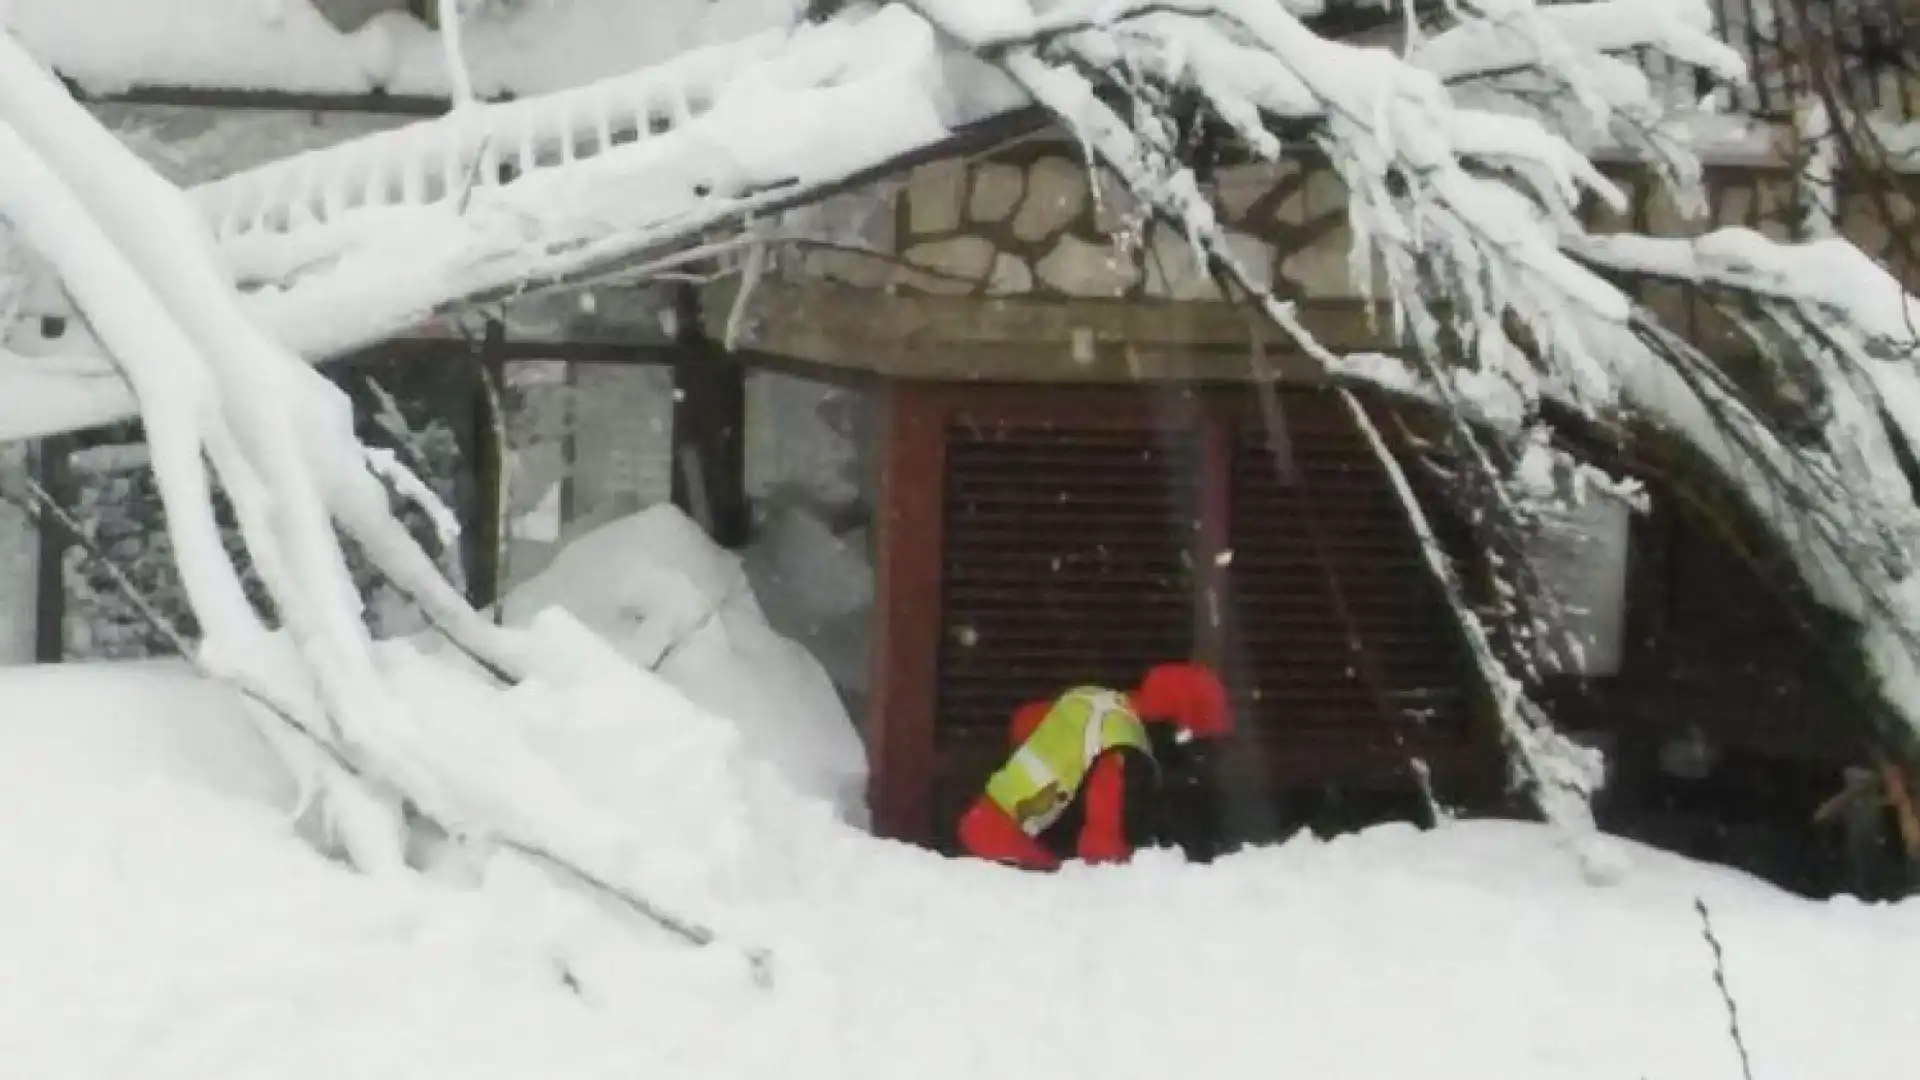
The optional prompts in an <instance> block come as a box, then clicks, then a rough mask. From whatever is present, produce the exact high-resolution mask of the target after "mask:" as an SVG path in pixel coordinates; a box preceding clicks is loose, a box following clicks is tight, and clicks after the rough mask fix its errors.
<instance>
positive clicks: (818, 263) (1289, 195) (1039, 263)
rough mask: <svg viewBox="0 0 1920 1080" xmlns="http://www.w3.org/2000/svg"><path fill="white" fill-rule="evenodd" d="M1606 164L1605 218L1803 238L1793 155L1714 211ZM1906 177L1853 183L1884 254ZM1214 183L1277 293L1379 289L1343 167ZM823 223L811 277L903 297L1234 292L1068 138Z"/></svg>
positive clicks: (1683, 229) (1721, 190)
mask: <svg viewBox="0 0 1920 1080" xmlns="http://www.w3.org/2000/svg"><path fill="white" fill-rule="evenodd" d="M1606 171H1608V172H1610V173H1611V174H1613V178H1614V179H1615V180H1616V182H1617V183H1619V184H1620V185H1621V186H1622V188H1623V190H1624V192H1625V193H1626V194H1627V196H1628V205H1627V207H1626V208H1625V209H1624V210H1622V211H1615V210H1613V209H1611V208H1609V207H1607V206H1606V205H1604V204H1603V203H1602V202H1601V201H1600V200H1599V199H1597V198H1590V199H1589V200H1588V203H1589V213H1588V218H1589V220H1588V225H1589V227H1590V228H1592V229H1594V230H1595V231H1616V230H1629V229H1631V230H1635V231H1643V232H1650V233H1652V234H1655V235H1663V236H1686V235H1695V234H1698V233H1700V232H1703V231H1706V230H1708V229H1711V228H1715V227H1725V226H1744V227H1748V228H1753V229H1756V230H1758V231H1760V232H1763V233H1765V234H1767V235H1769V236H1772V237H1774V238H1776V239H1790V238H1792V237H1794V236H1796V235H1798V232H1799V229H1800V221H1801V218H1802V211H1801V208H1800V207H1799V205H1798V202H1797V198H1798V196H1797V185H1796V180H1795V176H1794V174H1793V172H1792V171H1791V170H1790V169H1788V168H1786V167H1784V166H1781V165H1766V166H1758V167H1756V166H1751V165H1715V166H1711V167H1709V168H1708V170H1707V173H1706V195H1707V201H1708V204H1709V205H1710V206H1711V209H1712V212H1711V214H1697V213H1695V212H1693V211H1690V210H1687V209H1685V208H1683V207H1681V206H1680V205H1678V204H1677V203H1676V202H1675V201H1674V200H1673V199H1671V198H1669V197H1668V196H1667V195H1666V194H1665V192H1664V189H1663V188H1662V187H1661V186H1660V185H1658V184H1656V183H1655V182H1654V181H1653V178H1652V177H1651V176H1650V175H1649V174H1647V173H1646V172H1645V171H1644V170H1637V169H1634V168H1631V167H1626V166H1609V167H1607V169H1606ZM1899 183H1900V188H1899V189H1898V190H1894V191H1891V192H1882V193H1878V194H1869V193H1867V192H1864V191H1861V190H1859V189H1858V186H1857V185H1853V186H1848V185H1845V184H1844V183H1843V195H1842V197H1841V199H1840V206H1841V219H1842V221H1841V224H1842V229H1843V231H1844V232H1845V234H1846V235H1847V236H1849V237H1850V238H1852V239H1854V240H1855V241H1856V242H1858V243H1859V244H1860V245H1861V246H1862V247H1863V248H1864V249H1865V250H1867V251H1868V252H1869V253H1872V254H1874V255H1876V256H1880V257H1886V256H1889V255H1892V254H1894V253H1896V252H1897V251H1898V250H1899V247H1900V245H1899V244H1898V243H1897V242H1896V241H1897V234H1898V233H1899V232H1900V225H1901V224H1903V223H1908V222H1911V221H1912V219H1913V217H1914V204H1915V199H1914V197H1913V195H1914V191H1913V189H1914V188H1915V187H1916V184H1915V183H1914V181H1913V178H1902V179H1901V180H1900V181H1899ZM1202 186H1203V188H1204V189H1205V190H1206V191H1207V192H1208V193H1209V194H1210V195H1211V196H1213V198H1214V201H1215V203H1216V206H1217V209H1218V211H1219V213H1220V215H1221V219H1222V221H1223V223H1224V224H1225V225H1226V227H1227V237H1228V242H1229V244H1230V246H1231V248H1232V249H1233V251H1234V253H1235V254H1236V255H1237V256H1238V257H1239V258H1240V259H1241V260H1242V261H1243V262H1244V264H1245V265H1247V266H1248V268H1249V269H1250V270H1251V271H1252V273H1253V276H1254V278H1255V279H1256V280H1257V281H1259V282H1261V283H1262V284H1266V285H1268V286H1270V287H1271V288H1272V289H1273V290H1274V292H1275V293H1276V294H1277V295H1279V296H1281V297H1283V298H1289V299H1305V300H1332V301H1339V300H1354V299H1359V298H1361V297H1364V296H1366V295H1367V293H1368V290H1367V289H1366V288H1364V287H1363V286H1364V283H1363V282H1360V281H1357V280H1356V279H1355V277H1354V274H1353V270H1352V263H1353V260H1352V253H1353V251H1352V249H1353V243H1354V236H1353V232H1352V229H1351V228H1350V227H1349V225H1348V222H1347V193H1346V190H1345V187H1344V185H1343V184H1342V183H1341V181H1340V179H1339V177H1338V176H1337V175H1336V174H1335V173H1334V172H1333V171H1332V170H1330V169H1329V168H1327V167H1324V166H1320V165H1316V164H1311V163H1302V162H1299V161H1289V162H1282V163H1264V162H1263V163H1253V164H1238V165H1228V166H1223V167H1221V168H1220V169H1219V170H1218V171H1217V173H1216V174H1215V175H1214V176H1213V177H1211V178H1210V179H1208V180H1207V181H1205V182H1204V183H1203V185H1202ZM1888 212H1890V213H1891V214H1892V217H1893V221H1894V223H1895V224H1894V227H1893V228H1892V229H1889V227H1888V225H1887V223H1886V220H1885V215H1886V213H1888ZM816 222H817V223H819V224H821V225H822V226H824V228H823V229H822V232H823V233H824V240H825V243H824V244H823V246H822V247H821V248H820V249H818V250H815V251H814V252H813V253H812V254H811V255H810V256H809V257H808V258H807V259H806V260H805V261H804V263H802V264H801V266H800V267H799V273H800V274H801V275H802V276H807V277H813V278H820V279H825V280H828V281H833V282H838V283H842V284H846V285H852V286H857V287H863V288H877V289H884V290H886V291H888V292H890V293H893V294H896V295H907V296H911V295H930V296H966V295H979V296H986V297H1000V298H1030V299H1046V298H1053V299H1132V300H1146V301H1188V302H1203V303H1204V302H1218V301H1219V300H1220V299H1221V297H1220V295H1219V293H1218V290H1217V289H1216V288H1215V287H1214V285H1213V283H1212V281H1211V280H1209V279H1208V277H1207V276H1206V275H1205V274H1204V273H1203V272H1202V271H1201V269H1200V268H1199V266H1198V265H1197V264H1196V262H1195V260H1194V258H1193V256H1192V254H1191V252H1190V249H1189V248H1188V245H1187V243H1186V241H1185V239H1184V238H1183V237H1182V236H1180V235H1179V234H1178V233H1177V232H1176V231H1174V230H1170V229H1168V228H1166V227H1164V226H1162V225H1159V224H1157V223H1152V222H1146V221H1144V220H1143V219H1142V214H1141V212H1140V209H1139V207H1137V206H1136V205H1134V204H1133V202H1132V200H1131V198H1130V197H1129V196H1127V195H1126V194H1125V193H1124V192H1122V191H1121V190H1120V189H1119V188H1118V186H1117V185H1116V184H1115V183H1114V182H1113V181H1112V180H1111V178H1110V177H1108V176H1107V175H1106V174H1104V173H1101V174H1100V179H1099V181H1098V182H1097V183H1096V182H1094V181H1090V179H1089V175H1088V170H1087V167H1086V165H1085V164H1084V161H1083V159H1082V158H1081V157H1080V156H1079V153H1078V150H1077V148H1076V147H1073V146H1071V145H1067V144H1063V143H1055V142H1037V143H1029V144H1022V145H1020V146H1017V147H1014V148H1011V149H1008V150H1005V151H1002V152H1001V153H999V154H998V155H995V156H991V157H987V158H982V159H978V160H959V159H950V160H946V161H940V162H935V163H932V164H928V165H924V166H921V167H919V168H917V169H915V170H914V171H913V172H912V174H911V175H910V176H909V177H908V178H907V179H906V180H905V182H904V183H898V184H891V185H886V186H880V187H875V188H873V189H870V190H868V191H865V192H862V193H858V194H855V195H849V196H845V197H842V198H841V199H839V200H836V201H835V202H834V203H832V204H830V205H829V208H827V209H824V210H822V211H821V212H820V213H819V215H818V217H817V218H816ZM1899 269H1901V270H1902V271H1903V272H1905V271H1906V270H1908V269H1909V268H1907V267H1904V266H1902V267H1900V268H1899ZM1909 276H1910V275H1909Z"/></svg>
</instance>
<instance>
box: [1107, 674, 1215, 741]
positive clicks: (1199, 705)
mask: <svg viewBox="0 0 1920 1080" xmlns="http://www.w3.org/2000/svg"><path fill="white" fill-rule="evenodd" d="M1132 697H1133V707H1134V709H1135V710H1137V711H1138V712H1139V713H1140V718H1141V719H1142V720H1160V721H1165V722H1167V723H1171V724H1175V725H1177V726H1179V727H1181V728H1184V729H1186V730H1187V731H1190V732H1192V733H1193V734H1195V735H1197V736H1199V737H1201V738H1207V739H1211V738H1218V737H1220V736H1223V735H1226V734H1228V733H1229V732H1231V731H1232V730H1233V717H1232V716H1231V715H1230V714H1229V712H1228V710H1227V691H1226V688H1225V687H1223V686H1221V685H1220V677H1219V676H1217V675H1215V674H1214V673H1213V671H1212V669H1210V668H1208V667H1207V666H1206V665H1205V664H1194V663H1177V664H1155V665H1154V666H1153V667H1151V668H1148V669H1147V674H1146V676H1145V677H1144V678H1142V679H1141V680H1140V689H1138V690H1135V691H1134V692H1133V694H1132Z"/></svg>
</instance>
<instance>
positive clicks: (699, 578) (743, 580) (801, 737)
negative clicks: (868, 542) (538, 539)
mask: <svg viewBox="0 0 1920 1080" xmlns="http://www.w3.org/2000/svg"><path fill="white" fill-rule="evenodd" d="M853 600H854V602H856V603H857V602H858V598H857V597H855V598H853ZM810 602H812V603H815V604H819V603H822V601H821V600H820V599H819V598H818V597H814V598H812V599H811V600H810ZM550 607H559V608H563V609H565V610H566V611H567V612H568V613H569V614H571V615H573V616H574V617H575V618H576V619H578V620H580V621H581V622H582V623H584V624H586V625H587V626H590V627H592V628H593V629H594V630H595V632H597V633H599V634H600V635H601V636H603V637H605V638H606V639H607V640H608V641H609V642H611V643H612V644H613V646H614V647H615V648H616V649H617V650H619V652H620V654H621V655H623V656H625V657H626V658H627V659H628V660H630V661H632V662H633V663H635V664H637V665H639V666H641V667H643V668H650V669H657V670H658V671H659V673H660V674H661V675H662V676H663V677H664V678H665V679H666V680H667V681H668V682H669V683H671V684H672V685H674V686H675V687H677V688H678V689H679V690H680V691H681V692H683V693H685V694H686V695H687V696H688V697H689V698H691V699H692V700H693V701H694V702H696V703H698V704H699V705H700V706H701V707H703V708H705V709H708V710H711V711H712V712H714V713H716V714H718V715H720V716H724V717H726V718H727V719H728V720H730V721H732V722H733V723H734V724H735V725H737V726H738V728H739V730H740V734H741V737H742V739H743V740H744V745H745V747H746V749H747V750H748V752H749V753H751V754H753V755H754V756H756V757H757V758H759V759H760V760H763V761H766V762H769V763H771V764H773V765H774V766H776V767H777V768H779V769H780V771H781V774H782V776H783V777H784V778H785V779H786V781H787V783H789V784H791V785H792V786H793V787H794V788H796V789H798V790H800V791H802V792H806V793H807V794H809V795H813V796H817V797H819V798H821V799H823V800H825V801H826V802H828V803H830V804H831V805H833V806H834V807H835V808H836V810H837V811H838V812H839V813H840V814H842V815H843V816H845V817H846V818H847V819H848V820H851V821H856V822H857V821H863V820H864V819H865V814H866V809H865V806H866V751H865V749H864V748H863V747H862V746H861V743H860V738H859V735H858V734H857V733H856V732H855V730H854V727H853V724H852V722H851V721H850V720H849V718H848V716H847V710H846V707H845V706H844V705H843V704H841V702H840V699H839V697H838V695H837V694H836V693H835V692H834V688H833V683H832V682H831V681H830V680H829V679H828V677H827V674H826V672H825V671H824V670H823V669H822V668H821V665H820V662H819V661H818V660H816V659H815V658H814V657H813V656H812V655H811V654H809V653H808V652H807V650H805V649H804V648H802V647H800V646H799V645H797V644H795V643H794V642H793V641H790V640H788V639H787V638H784V637H782V636H780V635H779V634H777V633H775V632H774V631H773V630H772V629H771V628H770V627H769V626H768V623H767V619H766V616H765V615H764V614H763V613H762V611H761V608H760V605H759V603H758V602H757V601H756V600H755V597H754V592H753V588H752V585H751V583H750V582H749V579H748V577H747V575H746V573H745V572H744V570H743V568H742V566H741V563H740V560H739V559H738V558H737V557H735V556H733V555H731V554H729V553H727V552H726V551H724V550H722V549H720V548H718V547H716V546H714V544H713V543H712V541H710V540H709V539H708V538H707V537H706V534H704V533H702V532H701V531H700V527H699V526H698V525H696V524H694V523H693V521H692V520H691V519H689V518H688V517H687V516H686V515H685V514H683V513H681V512H680V511H679V510H677V509H675V508H674V507H672V506H670V505H664V504H663V505H658V506H654V507H651V508H649V509H647V510H645V511H642V512H641V513H639V514H635V515H633V516H631V517H627V518H623V519H621V520H618V521H615V522H612V523H610V524H608V525H605V526H602V527H601V528H599V529H596V530H594V531H592V532H590V533H587V534H586V535H584V536H582V537H580V538H579V539H578V540H575V541H574V542H572V543H571V544H569V545H568V546H567V547H566V548H565V549H564V550H563V551H561V553H560V554H559V556H558V557H557V558H556V559H555V560H554V562H553V564H552V565H551V566H549V567H548V568H547V570H546V571H545V572H544V573H542V574H540V575H539V576H538V577H536V578H534V579H533V580H532V581H529V582H528V583H527V584H525V585H523V586H521V587H519V588H518V589H515V590H514V591H513V592H512V593H511V594H509V596H508V597H507V599H506V602H505V609H506V612H507V617H508V621H509V622H510V623H513V624H515V625H521V624H524V623H525V622H527V621H528V620H530V619H531V618H532V617H534V616H535V615H537V614H538V613H539V612H540V611H542V610H544V609H546V608H550Z"/></svg>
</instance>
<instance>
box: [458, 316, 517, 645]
mask: <svg viewBox="0 0 1920 1080" xmlns="http://www.w3.org/2000/svg"><path fill="white" fill-rule="evenodd" d="M504 335H505V330H504V328H503V327H501V325H500V324H499V323H495V322H489V323H488V324H487V333H486V337H485V339H484V340H483V341H481V342H479V343H478V347H477V350H476V352H477V355H478V359H479V371H478V372H477V373H476V375H477V377H476V379H475V383H474V392H473V420H472V431H473V434H472V440H473V441H472V443H471V446H472V450H473V457H472V461H473V476H474V500H473V506H474V509H473V517H474V520H473V521H471V522H470V523H469V524H468V527H467V530H466V535H467V536H468V537H470V539H469V540H468V542H467V552H466V554H467V599H468V600H469V601H470V602H471V603H472V604H473V606H474V607H477V608H484V607H487V606H489V605H491V604H492V603H493V602H494V601H496V600H498V599H499V598H500V595H501V592H502V590H503V588H504V586H505V582H503V581H502V580H501V576H502V570H503V567H502V566H501V565H500V552H501V548H502V546H503V545H504V543H505V540H506V535H505V534H506V522H505V520H504V506H503V501H504V500H505V498H506V492H505V491H504V487H505V481H506V468H507V463H506V460H505V458H504V456H503V451H504V450H505V447H502V446H501V445H500V440H499V439H498V438H497V437H496V431H495V425H496V424H497V423H502V422H504V418H503V417H502V416H501V414H500V409H501V408H504V403H502V404H501V405H500V406H496V404H495V402H494V398H495V397H496V396H497V395H502V394H504V392H505V388H506V361H505V359H504V357H503V356H502V355H501V345H502V343H503V342H504V340H505V336H504Z"/></svg>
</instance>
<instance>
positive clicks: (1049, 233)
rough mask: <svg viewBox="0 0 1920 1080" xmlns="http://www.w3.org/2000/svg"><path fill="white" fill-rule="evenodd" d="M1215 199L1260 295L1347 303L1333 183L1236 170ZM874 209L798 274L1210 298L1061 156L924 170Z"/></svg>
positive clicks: (913, 287) (953, 287) (1162, 241)
mask: <svg viewBox="0 0 1920 1080" xmlns="http://www.w3.org/2000/svg"><path fill="white" fill-rule="evenodd" d="M1213 187H1214V190H1215V191H1216V192H1217V195H1218V201H1219V205H1220V208H1221V211H1222V214H1223V217H1224V219H1225V221H1226V223H1227V225H1228V227H1229V233H1228V237H1229V243H1230V244H1231V245H1232V247H1233V249H1234V251H1235V252H1236V253H1237V254H1238V255H1239V257H1240V258H1241V259H1242V260H1243V261H1245V262H1246V263H1247V264H1248V265H1249V266H1250V267H1251V268H1252V269H1253V271H1254V274H1255V276H1256V277H1257V278H1258V279H1259V280H1260V281H1261V282H1262V283H1263V284H1268V285H1273V286H1275V287H1276V288H1277V291H1279V292H1280V293H1281V294H1282V295H1287V296H1304V297H1316V296H1352V295H1355V294H1357V292H1358V290H1356V289H1355V288H1354V287H1353V284H1352V282H1351V281H1350V280H1349V272H1348V269H1347V266H1348V259H1347V249H1348V247H1349V245H1350V244H1351V237H1350V235H1349V234H1348V232H1347V229H1346V199H1345V195H1344V192H1343V191H1342V189H1341V187H1340V184H1339V182H1338V180H1337V179H1336V178H1335V177H1334V176H1333V175H1332V174H1331V173H1329V172H1326V171H1324V170H1313V171H1307V170H1302V169H1300V168H1298V167H1285V166H1271V165H1256V166H1235V167H1228V168H1225V169H1223V170H1221V172H1220V174H1219V176H1218V177H1217V178H1216V180H1215V182H1214V185H1213ZM883 198H884V199H885V203H886V206H885V210H884V211H883V212H882V213H881V214H880V215H879V216H880V218H882V219H883V220H879V221H875V222H872V223H870V224H869V226H868V227H867V228H865V229H864V230H860V231H858V232H857V233H856V234H849V235H843V236H842V237H840V238H839V239H840V241H841V242H840V243H839V244H838V245H837V246H833V247H831V248H828V249H825V250H820V251H816V252H815V253H814V254H813V255H812V256H811V257H810V258H809V259H808V261H807V264H806V270H807V272H808V274H809V275H811V276H817V277H824V278H827V279H829V280H833V281H838V282H841V283H843V284H848V285H854V286H858V287H865V288H885V289H888V290H890V291H893V292H896V293H899V292H905V293H920V294H926V295H936V296H953V295H985V296H997V297H1011V296H1031V297H1041V298H1045V297H1054V298H1066V297H1071V298H1077V299H1135V300H1138V299H1158V300H1175V301H1217V300H1219V299H1220V297H1219V294H1218V292H1217V290H1216V289H1215V288H1214V285H1213V283H1212V281H1211V280H1209V279H1208V277H1207V275H1206V274H1205V273H1204V271H1203V270H1202V269H1201V267H1200V266H1199V265H1198V263H1197V261H1196V260H1195V259H1194V257H1193V254H1192V252H1191V250H1190V249H1189V247H1188V245H1187V243H1186V240H1185V238H1184V237H1181V236H1179V235H1177V234H1176V233H1174V232H1173V231H1171V230H1168V229H1165V228H1163V227H1161V226H1158V225H1155V224H1149V223H1146V222H1144V221H1143V220H1142V215H1141V213H1140V212H1139V208H1138V207H1136V206H1135V205H1134V204H1133V201H1132V199H1131V198H1130V197H1129V196H1127V195H1126V194H1125V193H1124V192H1122V191H1120V190H1119V189H1118V187H1117V185H1115V184H1114V183H1112V182H1111V180H1110V178H1107V177H1105V176H1104V175H1103V176H1102V178H1101V182H1100V183H1099V184H1097V185H1095V184H1092V183H1090V182H1089V179H1088V171H1087V168H1086V166H1085V164H1084V163H1083V162H1082V160H1081V159H1080V158H1078V157H1077V156H1075V154H1074V151H1073V149H1072V148H1071V147H1069V146H1066V145H1063V144H1038V145H1031V146H1025V147H1021V148H1018V149H1016V150H1014V151H1010V152H1008V153H1005V154H1002V155H1000V156H997V157H995V158H991V159H987V160H981V161H971V162H969V161H960V160H948V161H941V162H936V163H933V164H930V165H925V166H922V167H920V168H919V169H916V170H915V171H914V172H913V174H912V175H911V177H910V178H909V179H908V180H907V181H906V183H905V184H903V185H900V186H899V188H898V189H897V190H896V191H893V192H889V193H887V194H886V195H884V196H883ZM850 236H851V238H852V239H853V242H851V243H849V242H847V241H848V240H849V238H850ZM861 248H864V249H865V250H859V249H861Z"/></svg>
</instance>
